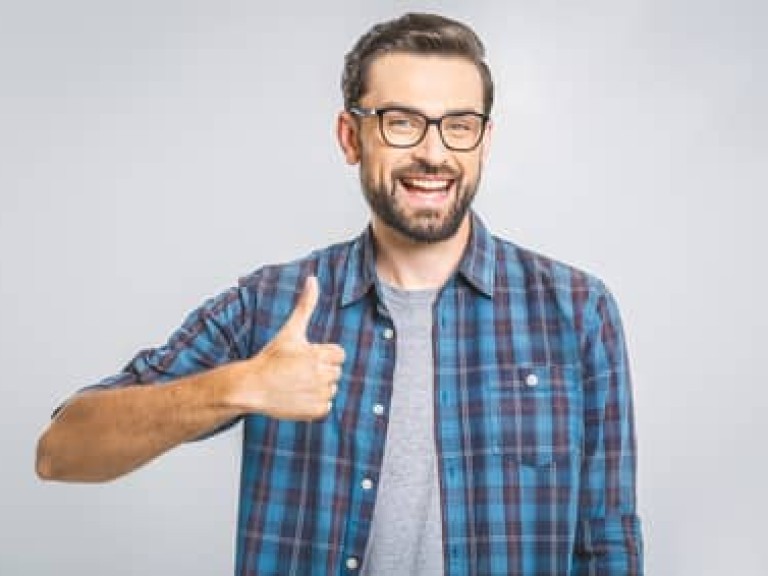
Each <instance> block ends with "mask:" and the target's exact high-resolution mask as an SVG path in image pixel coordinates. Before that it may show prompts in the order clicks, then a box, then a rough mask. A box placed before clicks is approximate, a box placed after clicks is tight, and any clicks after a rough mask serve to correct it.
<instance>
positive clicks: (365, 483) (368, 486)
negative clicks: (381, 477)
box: [360, 478, 373, 490]
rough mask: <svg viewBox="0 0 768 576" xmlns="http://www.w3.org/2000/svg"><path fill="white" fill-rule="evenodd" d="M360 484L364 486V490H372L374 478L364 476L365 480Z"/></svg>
mask: <svg viewBox="0 0 768 576" xmlns="http://www.w3.org/2000/svg"><path fill="white" fill-rule="evenodd" d="M360 486H362V487H363V490H370V489H371V488H373V480H371V479H370V478H363V481H362V482H360Z"/></svg>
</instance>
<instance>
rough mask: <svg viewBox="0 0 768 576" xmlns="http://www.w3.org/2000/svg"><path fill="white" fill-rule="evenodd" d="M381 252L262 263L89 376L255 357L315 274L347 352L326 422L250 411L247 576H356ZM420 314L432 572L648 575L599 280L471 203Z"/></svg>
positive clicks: (389, 372) (617, 332)
mask: <svg viewBox="0 0 768 576" xmlns="http://www.w3.org/2000/svg"><path fill="white" fill-rule="evenodd" d="M374 256H375V246H374V242H373V236H372V232H371V230H370V228H368V229H367V230H365V231H364V232H363V234H362V235H361V236H360V237H358V238H356V239H354V240H352V241H349V242H345V243H340V244H336V245H333V246H331V247H329V248H326V249H324V250H320V251H317V252H314V253H312V254H311V255H309V256H308V257H306V258H303V259H301V260H297V261H295V262H292V263H288V264H282V265H274V266H267V267H264V268H261V269H259V270H257V271H255V272H254V273H252V274H250V275H248V276H246V277H244V278H242V279H241V280H240V282H239V284H238V286H236V287H234V288H231V289H229V290H227V291H226V292H224V293H222V294H221V295H219V296H218V297H216V298H213V299H211V300H209V301H207V302H205V303H204V304H203V305H202V306H201V307H200V308H198V309H197V310H195V311H194V312H193V313H192V314H190V315H189V316H188V318H187V319H186V321H185V322H184V324H183V326H182V327H181V328H179V329H178V330H177V331H176V332H175V333H174V334H173V335H172V336H171V338H170V339H169V341H168V342H167V344H165V345H164V346H162V347H159V348H156V349H151V350H144V351H142V352H140V353H139V354H138V355H137V356H136V357H135V358H134V359H133V360H132V361H131V362H130V363H129V364H128V366H126V368H125V369H124V371H123V372H122V373H120V374H117V375H115V376H113V377H110V378H108V379H106V380H104V381H103V382H101V383H100V384H98V385H97V386H98V387H112V386H125V385H132V384H149V383H162V382H165V381H169V380H172V379H175V378H178V377H181V376H185V375H189V374H193V373H196V372H200V371H202V370H206V369H209V368H213V367H215V366H217V365H221V364H223V363H226V362H230V361H233V360H238V359H245V358H248V357H251V356H252V355H254V354H256V353H258V352H259V350H260V349H261V348H262V347H263V346H264V345H265V344H266V343H267V342H269V340H270V339H271V338H272V337H273V336H274V335H275V334H276V333H277V331H278V330H279V329H280V327H281V326H282V324H283V323H284V321H285V320H286V319H287V317H288V316H289V314H290V313H291V311H292V309H293V306H294V304H295V302H296V299H297V297H298V295H299V293H300V292H301V289H302V287H303V285H304V281H305V279H306V277H307V276H309V275H316V276H317V277H318V280H319V285H320V299H319V302H318V305H317V308H316V310H315V313H314V314H313V316H312V320H311V322H310V325H309V329H308V338H309V339H310V341H317V342H320V341H322V342H336V343H339V344H340V345H341V346H343V347H344V349H345V351H346V358H347V359H346V361H345V364H344V368H343V375H342V378H341V381H340V382H339V391H338V394H337V396H336V398H335V400H334V404H333V408H332V411H331V413H330V414H329V416H328V417H327V418H325V419H323V420H320V421H316V422H291V421H278V420H275V419H271V418H268V417H265V416H261V415H249V416H246V417H244V418H243V421H244V438H243V457H242V475H241V487H240V507H239V520H238V530H237V557H236V569H235V570H236V574H238V575H240V576H246V575H248V576H255V575H259V576H264V575H280V576H286V575H302V576H303V575H321V574H322V575H330V574H334V575H349V574H355V573H357V572H358V571H359V569H360V566H361V565H362V561H363V554H364V552H365V549H366V543H367V539H368V535H369V529H370V526H371V519H372V515H373V509H374V503H375V500H376V486H377V479H378V475H379V473H380V470H381V463H382V456H383V454H384V443H385V440H386V433H387V411H386V407H387V406H388V405H389V400H390V397H391V394H392V377H393V370H394V366H395V362H396V358H395V346H396V340H397V333H396V332H395V331H394V325H393V324H392V321H391V318H390V316H389V314H388V312H387V310H386V307H385V306H384V303H383V302H384V300H383V298H382V296H381V294H382V292H381V287H380V284H379V281H378V279H377V276H376V273H375V258H374ZM433 314H434V320H433V321H434V325H433V335H434V338H433V340H434V375H435V377H434V413H435V422H434V426H435V439H436V444H437V446H436V449H437V454H438V469H439V482H440V495H441V510H442V521H443V555H444V568H445V573H446V574H448V575H451V576H459V575H477V576H479V575H491V574H493V575H496V574H510V575H526V576H534V575H553V576H554V575H556V576H566V575H579V576H588V575H589V576H594V575H611V576H618V575H639V574H642V573H643V554H642V536H641V529H640V521H639V518H638V516H637V513H636V502H635V470H636V455H635V437H634V422H633V408H632V391H631V386H630V373H629V369H628V361H627V353H626V350H625V345H624V339H623V333H622V327H621V321H620V318H619V313H618V310H617V307H616V304H615V302H614V300H613V298H612V297H611V295H610V293H609V292H608V291H607V289H606V288H605V287H604V285H603V284H602V283H601V282H600V281H599V280H597V279H596V278H594V277H592V276H590V275H588V274H586V273H584V272H581V271H578V270H576V269H574V268H572V267H569V266H566V265H564V264H562V263H558V262H555V261H553V260H551V259H548V258H546V257H543V256H541V255H538V254H536V253H533V252H531V251H528V250H525V249H523V248H521V247H518V246H516V245H514V244H512V243H510V242H507V241H504V240H501V239H499V238H496V237H494V236H492V235H491V233H490V232H489V231H488V230H487V229H486V228H485V226H484V225H483V223H482V222H481V220H480V219H479V218H478V217H477V215H476V214H472V232H471V238H470V241H469V243H468V246H467V248H466V250H465V253H464V255H463V257H462V259H461V261H460V264H459V266H458V268H457V271H456V273H455V274H454V275H453V276H452V277H451V278H450V279H449V280H448V282H447V283H446V284H445V285H444V286H443V287H442V289H441V290H440V291H439V293H438V296H437V299H436V301H435V304H434V308H433ZM382 407H383V408H384V409H383V410H382ZM364 479H366V480H367V481H366V482H363V480H364ZM403 513H404V514H407V513H408V511H407V510H403Z"/></svg>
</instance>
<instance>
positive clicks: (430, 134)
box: [413, 124, 449, 166]
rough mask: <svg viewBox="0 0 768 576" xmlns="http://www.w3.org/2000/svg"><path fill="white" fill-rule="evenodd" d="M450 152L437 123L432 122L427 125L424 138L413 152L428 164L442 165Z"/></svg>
mask: <svg viewBox="0 0 768 576" xmlns="http://www.w3.org/2000/svg"><path fill="white" fill-rule="evenodd" d="M448 152H449V151H448V149H447V148H446V147H445V144H443V139H442V137H441V136H440V130H439V129H438V127H437V124H431V125H429V126H428V127H427V133H426V134H424V138H423V139H422V140H421V142H419V143H418V144H417V145H416V146H415V147H414V151H413V154H414V156H415V157H416V158H417V159H419V160H422V161H423V162H425V163H427V164H430V165H432V166H440V165H442V164H443V163H444V162H445V160H446V157H447V155H448Z"/></svg>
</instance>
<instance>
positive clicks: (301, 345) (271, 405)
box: [234, 276, 344, 420]
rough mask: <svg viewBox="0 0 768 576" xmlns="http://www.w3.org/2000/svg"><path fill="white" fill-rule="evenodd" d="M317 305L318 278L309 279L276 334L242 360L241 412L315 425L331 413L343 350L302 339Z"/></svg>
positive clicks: (237, 402) (305, 337)
mask: <svg viewBox="0 0 768 576" xmlns="http://www.w3.org/2000/svg"><path fill="white" fill-rule="evenodd" d="M317 300H318V287H317V278H315V277H314V276H310V277H309V278H307V281H306V283H305V284H304V289H303V290H302V292H301V295H300V296H299V299H298V301H297V302H296V306H295V308H294V310H293V312H292V313H291V315H290V316H289V317H288V320H286V322H285V324H283V327H282V328H281V329H280V331H279V332H278V333H277V334H276V335H275V337H274V338H273V339H272V340H271V341H270V342H269V344H267V345H266V346H265V347H264V348H263V349H262V350H261V351H260V352H259V353H258V354H257V355H256V356H254V357H252V358H250V359H249V360H247V361H246V364H247V368H246V370H245V372H244V374H245V377H244V378H242V380H241V384H242V386H239V391H238V393H237V394H236V395H235V398H234V403H235V404H237V405H239V406H240V408H241V409H242V410H243V411H245V412H257V413H261V414H265V415H267V416H271V417H273V418H280V419H286V420H314V419H318V418H322V417H324V416H326V415H327V414H328V412H330V409H331V401H332V399H333V397H334V395H335V394H336V390H337V383H338V381H339V378H340V377H341V368H342V364H343V363H344V349H343V348H342V347H341V346H339V345H338V344H315V343H312V342H309V341H308V340H307V328H308V326H309V320H310V318H311V317H312V312H313V311H314V310H315V306H317Z"/></svg>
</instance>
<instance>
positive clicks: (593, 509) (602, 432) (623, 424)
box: [573, 285, 643, 576]
mask: <svg viewBox="0 0 768 576" xmlns="http://www.w3.org/2000/svg"><path fill="white" fill-rule="evenodd" d="M590 309H591V313H589V314H588V315H585V325H586V326H587V330H586V333H585V338H584V340H583V366H584V375H583V383H584V398H585V406H584V431H585V434H584V458H583V462H582V467H581V478H580V491H579V515H578V528H577V534H576V545H575V549H574V571H573V573H574V574H576V575H578V576H603V575H605V576H608V575H610V576H620V575H631V576H636V575H641V574H643V541H642V531H641V526H640V519H639V516H638V514H637V502H636V469H637V461H636V442H635V424H634V412H633V401H632V384H631V378H630V372H629V365H628V358H627V351H626V344H625V340H624V333H623V328H622V323H621V318H620V316H619V311H618V308H617V306H616V302H615V301H614V299H613V297H612V296H611V294H610V292H608V290H607V289H606V288H605V287H604V286H602V285H599V289H598V290H597V292H596V296H595V298H593V299H592V301H591V303H590Z"/></svg>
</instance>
